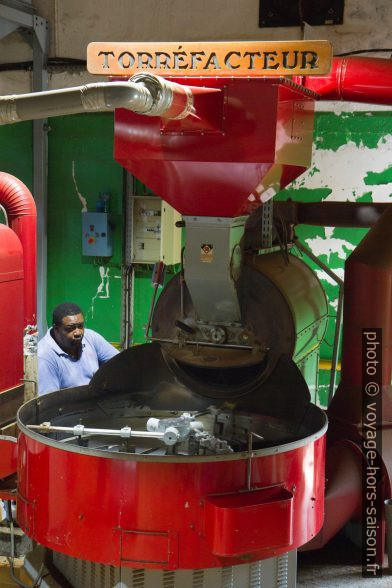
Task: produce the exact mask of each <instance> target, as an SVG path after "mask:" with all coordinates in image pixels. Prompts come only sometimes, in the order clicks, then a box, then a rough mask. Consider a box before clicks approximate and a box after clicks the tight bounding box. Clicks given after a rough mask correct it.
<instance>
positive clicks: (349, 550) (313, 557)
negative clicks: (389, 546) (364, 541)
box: [297, 533, 392, 588]
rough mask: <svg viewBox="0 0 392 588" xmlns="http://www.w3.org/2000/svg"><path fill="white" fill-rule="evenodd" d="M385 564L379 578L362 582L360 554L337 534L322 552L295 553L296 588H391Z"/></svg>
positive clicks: (341, 534)
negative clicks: (296, 564) (296, 565)
mask: <svg viewBox="0 0 392 588" xmlns="http://www.w3.org/2000/svg"><path fill="white" fill-rule="evenodd" d="M385 560H386V561H385V562H384V566H383V576H382V577H381V578H362V567H361V551H360V549H359V548H358V547H356V546H355V545H354V544H353V543H352V542H351V541H350V540H349V539H348V538H347V537H346V536H345V535H344V534H343V533H340V534H339V535H337V536H336V537H335V538H334V539H333V540H332V541H330V543H329V544H328V545H326V546H325V547H324V549H323V550H322V551H313V552H308V553H306V552H305V553H298V574H297V588H340V587H344V588H346V587H347V588H349V587H351V588H357V587H359V588H392V574H389V571H388V560H387V556H385Z"/></svg>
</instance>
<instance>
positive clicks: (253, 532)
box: [17, 426, 326, 569]
mask: <svg viewBox="0 0 392 588" xmlns="http://www.w3.org/2000/svg"><path fill="white" fill-rule="evenodd" d="M22 429H23V431H22V433H21V435H20V437H19V481H18V506H17V508H18V522H19V524H20V526H21V527H22V529H23V530H24V531H25V532H26V533H27V534H28V535H29V536H30V537H32V538H33V539H35V540H36V541H38V542H39V543H40V544H42V545H45V546H47V547H49V548H51V549H53V550H55V551H59V552H61V553H65V554H67V555H70V556H74V557H78V558H81V559H86V560H90V561H95V562H100V563H104V564H110V565H116V566H120V565H121V566H131V567H144V568H160V569H197V568H211V567H221V566H222V565H223V566H224V565H236V564H241V563H245V562H252V561H257V560H261V559H266V558H269V557H274V556H277V555H280V554H282V553H285V552H287V551H289V550H291V549H295V548H297V547H299V546H301V545H303V544H304V543H306V542H307V541H309V540H310V539H311V538H313V537H314V536H315V535H316V534H317V533H318V531H319V530H320V528H321V525H322V522H323V514H324V507H323V506H324V452H325V430H326V426H325V427H324V428H323V429H321V430H320V431H319V432H318V434H316V435H314V436H311V437H309V438H307V439H303V440H301V441H299V442H297V443H288V444H287V445H286V446H283V447H279V448H277V447H273V448H268V449H262V450H259V451H255V452H254V456H253V458H252V478H253V487H252V489H251V490H250V491H246V478H247V465H248V459H249V455H248V454H247V453H241V454H234V455H228V456H227V455H224V456H216V455H214V456H209V457H199V456H197V457H182V456H175V457H173V458H170V457H168V456H164V457H162V458H161V459H158V458H154V457H150V456H148V455H147V456H146V455H144V456H143V455H138V456H132V455H130V454H123V456H121V454H120V455H118V454H117V456H116V457H113V455H110V454H109V455H107V456H106V457H103V456H100V457H99V456H92V455H85V454H83V453H81V452H78V451H69V450H66V449H67V448H66V447H65V448H64V445H63V446H61V444H59V443H57V446H56V443H53V442H50V441H49V442H48V441H47V440H46V439H45V438H42V437H41V440H40V439H38V438H37V436H36V435H34V434H31V433H30V434H26V429H24V428H23V427H22ZM64 449H65V450H64Z"/></svg>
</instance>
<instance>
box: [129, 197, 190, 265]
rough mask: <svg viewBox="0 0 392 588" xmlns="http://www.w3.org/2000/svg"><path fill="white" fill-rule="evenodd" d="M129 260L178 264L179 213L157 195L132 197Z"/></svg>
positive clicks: (179, 255)
mask: <svg viewBox="0 0 392 588" xmlns="http://www.w3.org/2000/svg"><path fill="white" fill-rule="evenodd" d="M132 201H133V210H132V220H133V222H132V251H131V258H132V263H155V262H157V261H163V262H164V263H165V264H166V265H173V264H176V263H180V260H181V229H180V228H178V227H176V226H175V223H176V222H177V221H181V215H180V214H179V213H178V212H177V211H176V210H175V209H174V208H173V207H172V206H170V205H169V204H167V203H166V202H164V201H163V200H161V199H160V198H158V197H157V196H133V197H132Z"/></svg>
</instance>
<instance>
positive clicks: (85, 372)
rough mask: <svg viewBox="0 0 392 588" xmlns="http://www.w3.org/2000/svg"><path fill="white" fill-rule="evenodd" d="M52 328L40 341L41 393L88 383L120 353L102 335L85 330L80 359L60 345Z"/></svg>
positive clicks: (39, 383) (39, 369)
mask: <svg viewBox="0 0 392 588" xmlns="http://www.w3.org/2000/svg"><path fill="white" fill-rule="evenodd" d="M51 330H52V329H49V331H48V332H47V333H46V335H45V336H44V337H43V338H42V339H41V341H40V342H39V343H38V394H39V395H42V394H46V393H47V392H53V391H54V390H60V389H62V388H73V387H74V386H83V385H84V384H88V383H89V382H90V380H91V378H92V377H93V375H94V374H95V372H96V371H97V370H98V368H99V366H100V365H101V364H103V363H105V361H108V359H110V358H112V357H113V356H114V355H116V354H117V353H118V351H117V349H115V348H114V347H113V345H110V343H108V342H107V341H106V340H105V339H104V338H103V337H102V336H101V335H99V334H98V333H96V332H95V331H92V330H91V329H85V330H84V336H83V339H82V351H81V355H80V357H79V358H78V359H76V358H74V357H72V356H71V355H68V353H66V352H65V351H63V350H62V349H61V347H59V345H57V343H56V341H55V340H54V339H53V337H52V335H51Z"/></svg>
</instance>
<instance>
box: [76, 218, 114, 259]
mask: <svg viewBox="0 0 392 588" xmlns="http://www.w3.org/2000/svg"><path fill="white" fill-rule="evenodd" d="M112 254H113V246H112V230H111V227H110V224H109V214H108V213H107V212H82V255H89V256H93V257H110V256H111V255H112Z"/></svg>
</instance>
